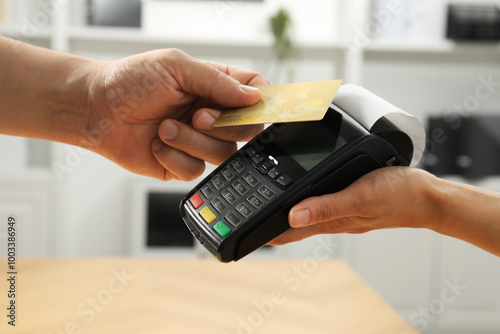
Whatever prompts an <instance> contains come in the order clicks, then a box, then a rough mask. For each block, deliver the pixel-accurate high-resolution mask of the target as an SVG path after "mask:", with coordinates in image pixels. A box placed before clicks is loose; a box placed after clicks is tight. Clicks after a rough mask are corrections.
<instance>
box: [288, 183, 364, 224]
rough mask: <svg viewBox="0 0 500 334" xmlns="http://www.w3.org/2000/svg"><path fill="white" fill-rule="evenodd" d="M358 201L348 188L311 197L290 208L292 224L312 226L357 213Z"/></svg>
mask: <svg viewBox="0 0 500 334" xmlns="http://www.w3.org/2000/svg"><path fill="white" fill-rule="evenodd" d="M356 202H357V201H356V200H355V198H353V197H352V196H351V194H350V192H349V191H348V190H347V189H345V190H342V191H340V192H337V193H334V194H329V195H324V196H318V197H310V198H308V199H306V200H304V201H302V202H300V203H299V204H297V205H295V206H294V207H293V208H292V210H290V214H289V218H288V219H289V222H290V226H291V227H294V228H298V227H305V226H311V225H315V224H318V223H322V222H326V221H330V220H334V219H338V218H343V217H347V216H352V215H355V214H356V213H357V211H358V210H357V205H356Z"/></svg>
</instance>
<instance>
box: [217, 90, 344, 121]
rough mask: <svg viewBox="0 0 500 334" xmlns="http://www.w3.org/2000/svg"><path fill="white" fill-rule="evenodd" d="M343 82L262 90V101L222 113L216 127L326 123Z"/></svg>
mask: <svg viewBox="0 0 500 334" xmlns="http://www.w3.org/2000/svg"><path fill="white" fill-rule="evenodd" d="M341 84H342V80H330V81H316V82H303V83H294V84H283V85H269V86H259V88H260V89H261V91H262V98H261V100H260V101H259V102H258V103H257V104H255V105H253V106H249V107H244V108H234V109H228V110H225V111H223V112H222V114H221V115H220V116H219V118H218V119H217V121H216V122H215V126H216V127H223V126H235V125H249V124H265V123H287V122H304V121H318V120H320V119H323V117H324V116H325V113H326V111H327V110H328V107H329V106H330V104H331V103H332V100H333V98H334V97H335V94H336V93H337V91H338V89H339V88H340V85H341Z"/></svg>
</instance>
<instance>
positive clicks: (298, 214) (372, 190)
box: [271, 167, 500, 256]
mask: <svg viewBox="0 0 500 334" xmlns="http://www.w3.org/2000/svg"><path fill="white" fill-rule="evenodd" d="M289 222H290V225H291V226H292V229H290V230H288V231H287V232H285V233H284V234H282V235H281V236H279V237H278V238H276V239H274V240H273V241H272V242H271V244H274V245H281V244H286V243H290V242H294V241H298V240H302V239H304V238H307V237H310V236H313V235H316V234H326V233H365V232H368V231H372V230H377V229H385V228H400V227H409V228H427V229H430V230H433V231H435V232H438V233H441V234H444V235H448V236H451V237H454V238H458V239H461V240H464V241H466V242H469V243H471V244H473V245H476V246H477V247H480V248H482V249H484V250H486V251H488V252H490V253H493V254H495V255H497V256H500V194H498V193H496V192H492V191H488V190H484V189H480V188H477V187H473V186H469V185H465V184H459V183H455V182H451V181H448V180H444V179H440V178H437V177H436V176H434V175H432V174H430V173H428V172H426V171H423V170H420V169H416V168H411V167H387V168H382V169H378V170H375V171H373V172H371V173H369V174H367V175H365V176H363V177H361V178H360V179H359V180H357V181H356V182H354V183H353V184H351V185H350V186H349V187H347V188H346V189H344V190H342V191H339V192H337V193H334V194H329V195H324V196H319V197H311V198H308V199H306V200H304V201H302V202H300V203H298V204H297V205H295V206H294V207H293V208H292V210H291V211H290V215H289Z"/></svg>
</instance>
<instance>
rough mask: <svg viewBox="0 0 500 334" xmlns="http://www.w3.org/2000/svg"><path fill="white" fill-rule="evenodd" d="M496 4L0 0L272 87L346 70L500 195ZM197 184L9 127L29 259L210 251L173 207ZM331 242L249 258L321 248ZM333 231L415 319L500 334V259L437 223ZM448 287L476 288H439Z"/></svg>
mask: <svg viewBox="0 0 500 334" xmlns="http://www.w3.org/2000/svg"><path fill="white" fill-rule="evenodd" d="M499 6H500V1H498V0H497V1H487V2H481V1H475V0H469V1H466V0H454V1H444V0H419V1H416V0H415V1H410V0H371V1H370V0H356V1H352V0H351V1H349V0H309V1H299V0H287V1H285V0H260V1H259V0H253V1H250V0H249V1H244V0H238V1H236V0H234V1H232V0H231V1H224V0H221V1H213V0H205V1H202V0H197V1H196V0H184V1H180V0H177V1H175V0H143V1H140V0H89V1H86V0H72V1H67V0H36V1H35V0H23V1H18V0H0V35H4V36H8V37H11V38H15V39H18V40H22V41H25V42H27V43H31V44H35V45H39V46H43V47H47V48H51V49H55V50H59V51H63V52H69V53H73V54H77V55H81V56H85V57H90V58H93V59H99V60H114V59H119V58H122V57H125V56H128V55H132V54H136V53H140V52H144V51H148V50H152V49H158V48H172V47H175V48H180V49H182V50H184V51H185V52H187V53H189V54H190V55H192V56H194V57H197V58H202V59H208V60H212V61H217V62H221V63H225V64H231V65H236V66H241V67H245V68H250V69H254V70H256V71H259V72H261V73H263V74H264V75H266V76H267V77H268V78H269V80H270V81H271V82H272V83H274V84H278V83H288V82H304V81H316V80H331V79H343V80H344V83H354V84H359V85H362V86H364V87H366V88H367V89H369V90H371V91H373V92H374V93H376V94H378V95H380V96H382V97H383V98H385V99H387V100H388V101H390V102H392V103H393V104H395V105H397V106H399V107H400V108H402V109H403V110H406V111H407V112H410V113H412V114H414V115H416V116H417V117H418V118H419V119H420V120H421V122H422V123H424V124H425V125H426V127H427V131H428V139H427V150H426V153H425V157H424V160H423V162H422V163H421V165H420V167H421V168H426V169H428V170H429V171H431V172H433V173H435V174H437V175H439V176H441V177H446V178H449V179H452V180H455V181H458V182H464V183H470V184H473V185H476V186H479V187H483V188H488V189H491V190H495V191H500V176H499V174H500V94H499V92H498V90H499V89H500V48H499V44H498V40H499V38H500V28H499V27H500V23H499V22H500V19H499V16H500V15H499V11H498V9H497V8H498V7H499ZM212 169H213V166H208V168H207V173H208V172H210V171H211V170H212ZM205 175H206V174H205ZM197 182H199V180H198V181H194V182H191V183H181V182H166V183H164V182H159V181H156V180H152V179H148V178H146V177H141V176H137V175H132V174H131V173H128V172H126V171H124V170H123V169H121V168H120V167H117V166H116V165H114V164H113V163H111V162H109V161H107V160H105V159H104V158H102V157H100V156H98V155H95V154H93V153H90V152H87V151H84V150H81V149H76V148H74V147H71V146H68V145H63V144H58V143H49V142H44V141H39V140H33V139H25V138H16V137H9V136H0V217H5V219H3V218H0V219H3V220H4V221H6V217H7V216H8V215H12V214H14V215H16V216H17V219H18V226H19V229H20V231H19V234H18V237H19V254H20V256H21V257H117V256H138V257H153V256H161V257H201V256H209V255H208V253H206V252H205V251H204V250H203V249H201V247H200V246H199V245H198V244H197V243H195V242H194V241H193V239H192V237H191V235H190V234H189V232H188V230H187V229H186V228H185V226H184V224H183V223H182V221H181V220H180V218H176V217H178V203H179V201H180V199H181V198H182V197H183V195H184V194H185V193H187V192H188V191H189V190H190V189H191V188H192V187H193V186H194V185H196V184H197ZM3 225H5V224H2V226H0V240H2V239H5V231H4V229H5V227H6V226H3ZM320 238H323V237H316V238H311V239H309V240H305V241H303V242H300V243H297V244H293V245H288V246H284V247H266V248H264V249H262V250H259V251H258V252H256V253H255V254H253V255H252V256H253V257H260V258H272V257H274V258H275V257H308V256H312V255H313V250H314V248H315V245H317V244H318V241H319V239H320ZM335 238H336V241H337V245H338V247H337V248H336V249H335V254H334V257H336V258H341V259H343V260H344V261H346V262H348V263H349V265H350V266H352V267H353V268H354V269H355V270H356V271H357V272H358V273H359V274H360V275H361V276H362V277H363V279H364V280H366V281H367V282H368V283H369V284H370V285H371V286H372V287H373V288H375V289H376V290H377V291H378V292H379V293H380V294H381V295H382V296H383V297H384V298H385V299H386V300H387V301H388V302H389V303H390V304H391V305H393V306H394V307H395V308H396V309H397V310H398V311H399V312H400V314H401V315H402V316H403V317H405V318H406V319H407V320H408V322H409V323H410V324H412V325H414V326H416V327H417V328H419V329H421V330H423V331H425V332H426V333H476V334H486V333H499V332H500V283H499V282H500V259H499V258H498V257H495V256H493V255H491V254H488V253H486V252H484V251H482V250H479V249H477V248H475V247H473V246H470V245H468V244H465V243H463V242H461V241H458V240H453V239H451V238H448V237H444V236H440V235H437V234H435V233H433V232H430V231H426V230H404V229H403V230H394V231H375V232H370V233H367V234H365V235H339V236H336V237H335ZM2 254H3V253H2ZM450 282H458V283H459V284H460V285H461V286H466V288H465V289H463V290H460V291H459V292H457V294H456V295H455V297H456V298H453V300H450V299H443V295H442V291H443V288H445V287H446V286H447V284H449V283H450Z"/></svg>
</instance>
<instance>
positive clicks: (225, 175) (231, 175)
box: [222, 167, 234, 181]
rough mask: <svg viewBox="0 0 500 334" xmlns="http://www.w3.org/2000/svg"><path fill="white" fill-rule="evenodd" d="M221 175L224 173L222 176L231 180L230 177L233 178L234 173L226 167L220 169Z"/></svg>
mask: <svg viewBox="0 0 500 334" xmlns="http://www.w3.org/2000/svg"><path fill="white" fill-rule="evenodd" d="M222 175H224V178H225V179H226V180H227V181H231V180H232V179H234V174H233V172H231V170H230V169H229V168H228V167H226V168H224V169H223V170H222Z"/></svg>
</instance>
